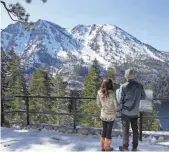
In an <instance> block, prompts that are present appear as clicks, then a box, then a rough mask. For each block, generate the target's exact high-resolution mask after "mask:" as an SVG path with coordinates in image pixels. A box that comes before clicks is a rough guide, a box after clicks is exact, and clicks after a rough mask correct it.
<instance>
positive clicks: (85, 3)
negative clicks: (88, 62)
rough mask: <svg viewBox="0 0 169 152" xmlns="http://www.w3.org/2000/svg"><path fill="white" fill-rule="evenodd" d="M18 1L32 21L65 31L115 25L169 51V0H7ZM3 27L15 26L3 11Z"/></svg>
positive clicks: (8, 1)
mask: <svg viewBox="0 0 169 152" xmlns="http://www.w3.org/2000/svg"><path fill="white" fill-rule="evenodd" d="M5 1H7V3H10V2H12V3H15V2H17V1H19V2H20V3H21V4H22V5H24V7H25V8H26V10H27V12H29V13H30V15H31V16H30V20H32V21H36V20H38V19H39V18H41V19H45V20H48V21H52V22H55V23H56V24H58V25H60V26H63V27H65V28H72V27H73V26H76V25H78V24H85V25H89V24H97V23H98V24H113V25H116V26H118V27H120V28H122V29H123V30H125V31H127V32H128V33H130V34H131V35H133V36H135V37H137V38H138V39H139V40H141V41H142V42H145V43H148V44H150V45H152V46H154V47H155V48H157V49H159V50H162V51H169V0H48V2H47V3H45V4H43V3H42V2H41V0H33V2H32V3H31V4H26V3H25V2H24V0H5ZM1 12H2V13H1V27H2V28H5V27H6V26H7V25H8V24H10V23H12V21H11V20H10V18H9V17H8V15H7V14H6V12H5V10H4V9H3V8H2V11H1Z"/></svg>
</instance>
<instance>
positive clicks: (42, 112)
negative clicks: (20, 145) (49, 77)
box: [1, 96, 169, 141]
mask: <svg viewBox="0 0 169 152" xmlns="http://www.w3.org/2000/svg"><path fill="white" fill-rule="evenodd" d="M14 98H23V99H25V100H24V101H25V110H13V111H5V110H4V103H6V102H9V101H11V100H13V99H14ZM33 98H42V99H68V100H66V101H69V100H70V99H71V100H72V101H73V102H72V104H73V106H72V107H73V109H72V112H70V113H59V112H53V111H32V110H30V106H29V100H30V99H33ZM77 100H96V98H91V97H55V96H12V97H1V126H3V124H4V122H5V114H9V113H26V124H27V125H30V114H48V115H72V116H73V129H74V130H75V129H76V117H77V116H83V117H85V116H93V117H98V118H99V115H96V114H91V113H90V114H82V113H79V112H78V111H77V110H76V106H77V104H76V101H77ZM153 100H168V101H169V99H159V98H158V99H157V98H156V99H153ZM138 118H139V120H140V123H139V129H140V131H139V140H140V141H142V131H143V118H144V119H149V118H154V119H169V116H162V117H159V116H143V113H142V112H140V116H139V117H138Z"/></svg>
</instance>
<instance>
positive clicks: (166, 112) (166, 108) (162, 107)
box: [155, 102, 169, 131]
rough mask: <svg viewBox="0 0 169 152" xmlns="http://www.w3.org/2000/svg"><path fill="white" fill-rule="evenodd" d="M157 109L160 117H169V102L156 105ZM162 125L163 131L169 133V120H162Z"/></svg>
mask: <svg viewBox="0 0 169 152" xmlns="http://www.w3.org/2000/svg"><path fill="white" fill-rule="evenodd" d="M155 107H156V109H157V111H159V113H158V116H168V117H169V102H163V103H162V104H155ZM160 123H161V127H162V129H163V130H167V131H169V119H161V120H160Z"/></svg>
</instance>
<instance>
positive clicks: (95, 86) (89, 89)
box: [80, 59, 101, 127]
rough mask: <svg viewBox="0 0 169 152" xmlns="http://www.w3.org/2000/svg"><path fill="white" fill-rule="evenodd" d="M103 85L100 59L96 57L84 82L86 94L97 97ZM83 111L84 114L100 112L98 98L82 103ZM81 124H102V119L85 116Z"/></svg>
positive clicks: (86, 95)
mask: <svg viewBox="0 0 169 152" xmlns="http://www.w3.org/2000/svg"><path fill="white" fill-rule="evenodd" d="M100 85H101V77H100V67H99V64H98V61H97V60H96V59H95V60H94V61H93V65H92V66H91V68H90V70H89V72H88V75H87V76H86V79H85V83H84V96H85V97H96V95H97V91H98V90H99V88H100ZM80 109H81V112H82V113H84V114H99V113H100V109H99V108H98V106H97V104H96V100H85V101H83V102H82V104H81V105H80ZM81 125H83V126H90V127H91V126H95V127H96V126H97V127H98V126H100V121H98V119H97V118H96V117H91V116H87V117H83V118H82V119H81Z"/></svg>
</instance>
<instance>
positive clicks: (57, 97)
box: [1, 96, 96, 100]
mask: <svg viewBox="0 0 169 152" xmlns="http://www.w3.org/2000/svg"><path fill="white" fill-rule="evenodd" d="M26 97H28V98H56V99H96V98H94V97H59V96H12V97H1V98H2V99H6V98H7V99H8V98H10V99H11V100H12V99H13V98H26Z"/></svg>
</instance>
